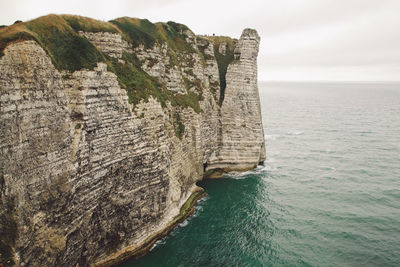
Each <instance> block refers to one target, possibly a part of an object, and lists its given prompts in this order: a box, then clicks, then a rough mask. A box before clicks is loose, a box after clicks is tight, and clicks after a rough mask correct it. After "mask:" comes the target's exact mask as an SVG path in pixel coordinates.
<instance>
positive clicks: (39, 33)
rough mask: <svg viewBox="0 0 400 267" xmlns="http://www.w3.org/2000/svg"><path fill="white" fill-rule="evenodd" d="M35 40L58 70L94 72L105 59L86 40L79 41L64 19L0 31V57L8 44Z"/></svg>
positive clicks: (44, 19) (47, 19)
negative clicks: (87, 70) (85, 69)
mask: <svg viewBox="0 0 400 267" xmlns="http://www.w3.org/2000/svg"><path fill="white" fill-rule="evenodd" d="M21 40H35V41H36V42H38V43H39V44H40V45H41V47H42V48H43V49H44V50H45V51H46V52H47V54H48V55H49V56H50V58H51V59H52V62H53V64H54V65H55V66H56V67H57V68H58V69H63V70H69V71H75V70H79V69H82V68H87V69H93V68H94V67H95V66H96V65H97V62H100V61H104V56H103V55H102V53H101V52H99V51H98V50H97V49H96V48H95V47H94V46H93V45H92V44H91V43H90V42H89V41H88V40H87V39H86V38H84V37H81V36H80V35H79V34H78V33H77V32H76V31H75V30H74V29H73V28H72V27H71V26H70V25H69V24H68V23H67V21H66V20H64V18H63V16H57V15H48V16H45V17H40V18H38V19H35V20H31V21H28V22H26V23H18V24H15V25H11V26H9V27H5V28H1V29H0V56H2V55H3V52H4V49H5V47H6V46H7V44H8V43H11V42H15V41H21Z"/></svg>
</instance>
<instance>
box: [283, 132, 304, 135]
mask: <svg viewBox="0 0 400 267" xmlns="http://www.w3.org/2000/svg"><path fill="white" fill-rule="evenodd" d="M286 134H287V135H302V134H304V132H302V131H293V132H287V133H286Z"/></svg>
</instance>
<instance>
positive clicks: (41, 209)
mask: <svg viewBox="0 0 400 267" xmlns="http://www.w3.org/2000/svg"><path fill="white" fill-rule="evenodd" d="M79 34H80V35H81V36H85V38H87V40H88V41H90V42H91V43H92V44H93V45H94V46H95V47H96V48H97V49H99V51H101V52H102V53H104V54H105V55H107V56H109V57H111V58H116V59H117V60H119V62H120V63H121V64H125V62H124V61H123V59H122V57H123V54H124V53H130V54H134V55H135V56H136V57H137V58H138V59H139V60H140V62H141V64H142V65H141V66H142V69H143V70H144V71H145V72H146V73H148V74H149V75H150V76H152V77H154V78H155V79H157V80H158V81H160V83H161V84H162V85H163V86H165V87H166V88H167V89H168V90H169V91H170V92H171V94H173V97H177V98H179V97H181V96H182V95H183V94H191V92H192V93H195V94H199V95H201V100H200V101H199V108H200V110H195V109H193V108H192V107H190V106H189V107H188V106H185V105H173V104H172V103H171V102H168V101H167V102H166V104H165V105H162V104H161V103H160V102H159V101H158V99H156V98H154V97H152V96H150V97H149V99H148V100H147V101H145V100H142V101H141V102H139V103H138V104H135V105H133V104H132V103H130V102H129V97H128V95H127V91H126V90H124V89H122V88H121V86H120V83H119V77H117V76H116V75H115V74H114V73H113V72H111V71H110V70H109V69H108V66H107V65H106V64H105V63H101V62H99V63H98V64H97V67H96V68H94V69H93V70H86V69H82V70H78V71H74V72H70V71H63V70H58V69H57V68H55V67H54V64H53V63H52V61H51V58H50V57H49V54H48V53H47V52H46V51H45V50H44V49H43V48H42V47H41V46H40V45H39V44H38V43H37V42H36V41H34V40H28V41H21V42H14V43H11V44H9V45H8V46H7V47H6V48H5V50H4V55H3V56H2V57H1V58H0V94H1V96H0V97H1V106H0V113H1V118H0V124H1V129H0V163H1V165H0V208H1V209H0V219H1V223H0V234H1V240H0V241H1V246H0V250H1V254H2V255H1V260H2V261H3V262H2V263H3V265H5V266H7V265H13V264H14V265H18V266H58V265H61V266H87V265H90V264H95V265H96V264H100V265H103V264H108V263H110V262H111V263H112V264H115V263H118V262H119V261H120V260H122V259H125V258H124V257H120V258H119V256H118V255H125V257H126V254H123V253H122V252H124V251H132V248H140V247H141V246H144V245H146V244H148V242H149V241H148V240H149V238H151V237H152V236H154V235H155V233H158V232H160V231H161V232H163V231H165V229H168V227H171V222H173V221H174V220H176V218H178V217H177V216H178V215H180V214H181V215H182V207H183V206H184V204H185V203H186V202H187V200H188V199H190V197H191V195H192V194H198V190H199V188H198V187H197V186H196V182H197V181H199V180H201V179H203V177H204V175H205V172H207V171H213V170H220V171H229V170H233V169H248V168H252V167H255V166H256V165H257V164H258V163H259V162H262V161H263V160H264V159H265V147H264V135H263V128H262V122H261V113H260V103H259V98H258V88H257V54H258V45H259V41H260V39H259V37H258V34H257V33H256V31H254V30H250V29H246V30H244V31H243V34H242V36H241V38H240V40H239V41H238V42H237V45H236V48H235V55H236V56H235V57H236V59H235V60H233V61H232V62H231V63H230V64H229V66H228V71H227V74H226V90H225V96H224V100H223V102H222V105H221V106H220V105H219V104H218V102H219V90H220V89H219V86H220V85H219V84H220V80H219V73H218V64H217V61H216V57H215V55H214V52H215V50H214V49H213V40H212V38H197V37H196V36H195V35H194V34H193V33H192V32H191V31H186V32H184V34H185V36H186V42H187V44H188V45H190V46H191V47H192V49H191V50H189V52H187V51H186V52H185V51H182V54H181V57H182V58H185V59H186V60H184V61H182V62H180V64H179V65H173V64H172V63H171V56H170V53H169V46H168V44H167V43H164V44H160V43H156V44H154V45H153V46H152V47H146V46H144V45H139V46H136V47H133V46H132V45H131V44H130V43H129V42H127V41H125V40H124V39H123V37H122V36H121V35H120V34H118V33H107V32H84V31H80V32H79ZM227 49H228V48H227V45H226V44H223V48H220V49H219V50H221V51H220V52H219V53H223V54H224V55H225V53H226V50H227ZM146 242H147V243H146ZM129 255H130V254H129Z"/></svg>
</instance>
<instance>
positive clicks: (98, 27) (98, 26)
mask: <svg viewBox="0 0 400 267" xmlns="http://www.w3.org/2000/svg"><path fill="white" fill-rule="evenodd" d="M61 17H62V18H63V19H64V20H65V21H66V22H67V23H68V24H69V25H70V26H71V27H72V28H73V29H74V30H75V31H77V32H78V31H84V32H111V33H120V32H121V31H120V30H119V29H118V28H117V27H116V26H115V25H113V24H112V23H109V22H104V21H99V20H95V19H91V18H87V17H81V16H74V15H62V16H61Z"/></svg>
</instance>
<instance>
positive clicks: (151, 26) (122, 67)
mask: <svg viewBox="0 0 400 267" xmlns="http://www.w3.org/2000/svg"><path fill="white" fill-rule="evenodd" d="M81 31H83V32H95V33H96V32H108V33H110V34H119V35H121V36H122V39H123V40H125V41H126V42H128V43H129V44H130V46H131V47H132V48H136V47H139V46H143V48H144V49H146V48H151V47H153V46H154V45H155V44H167V55H168V57H169V65H168V66H167V67H168V68H173V67H178V68H180V67H181V64H182V62H185V61H188V60H189V61H190V60H191V59H188V57H187V55H188V54H192V53H198V54H199V56H200V57H201V58H202V59H203V63H204V64H205V60H206V59H207V58H206V57H207V55H206V54H204V53H203V52H204V51H202V47H201V46H200V45H198V48H199V49H197V48H196V46H195V45H194V43H193V41H194V39H195V38H200V39H203V41H204V40H206V42H205V43H206V44H207V45H206V46H208V45H209V43H213V46H214V55H215V59H216V61H217V63H218V69H219V75H220V87H221V90H220V103H222V101H223V98H224V89H225V86H226V81H225V75H226V71H227V67H228V65H229V64H230V63H231V62H232V61H233V60H234V48H235V45H236V43H237V42H238V40H236V39H232V38H230V37H224V36H195V35H194V33H193V32H192V31H191V30H190V29H189V28H188V27H187V26H185V25H183V24H179V23H176V22H173V21H169V22H166V23H164V22H157V23H152V22H150V21H149V20H147V19H138V18H129V17H121V18H117V19H114V20H111V21H109V22H104V21H99V20H95V19H91V18H87V17H82V16H75V15H55V14H50V15H47V16H43V17H39V18H36V19H33V20H30V21H27V22H16V23H14V24H13V25H10V26H5V27H0V58H1V57H2V56H3V55H4V50H5V48H6V47H7V45H9V44H11V43H14V42H21V41H25V40H34V41H35V42H37V43H38V44H39V45H40V46H41V47H42V48H43V49H44V51H45V52H46V53H47V54H48V55H49V57H50V58H51V60H52V63H53V64H54V66H55V67H56V68H57V69H58V70H66V71H76V70H80V69H89V70H93V69H94V68H95V67H96V66H97V63H98V62H104V63H106V64H107V68H108V70H109V71H111V72H113V73H115V74H116V75H117V77H118V82H119V84H120V85H121V87H122V88H124V89H126V90H127V91H128V96H129V101H130V103H133V104H137V103H138V102H139V101H141V100H142V99H144V100H147V99H148V98H149V96H150V95H152V96H153V97H155V98H156V99H158V101H159V102H160V103H161V104H162V105H163V106H165V102H166V101H170V102H171V103H172V104H173V105H174V104H175V105H181V106H184V107H187V106H190V107H192V108H193V109H194V110H195V111H196V112H200V106H199V102H198V101H199V100H200V99H201V97H202V96H201V94H200V95H196V96H194V94H193V93H192V92H190V91H188V94H187V95H183V96H180V95H179V96H177V95H175V96H174V97H172V95H171V94H172V93H171V92H169V91H168V90H166V89H165V88H164V85H163V84H162V83H160V81H159V80H158V79H157V78H154V77H152V76H150V75H149V74H148V73H146V72H145V71H144V70H143V69H142V62H141V61H140V60H139V59H138V58H137V56H136V55H135V53H130V52H129V53H128V52H126V51H125V52H123V55H122V58H121V61H118V60H117V59H116V58H112V57H110V56H109V55H107V54H105V53H104V52H103V51H101V50H100V49H98V47H96V46H95V45H94V44H93V43H92V42H90V41H89V40H88V39H87V38H86V37H85V36H83V35H82V34H80V32H81ZM204 48H205V47H203V50H204ZM221 49H222V50H221ZM199 52H200V53H199ZM190 58H191V57H190ZM121 62H125V63H121ZM197 87H200V88H198V89H199V91H201V84H198V86H197Z"/></svg>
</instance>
